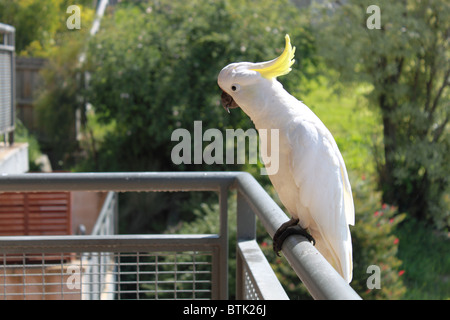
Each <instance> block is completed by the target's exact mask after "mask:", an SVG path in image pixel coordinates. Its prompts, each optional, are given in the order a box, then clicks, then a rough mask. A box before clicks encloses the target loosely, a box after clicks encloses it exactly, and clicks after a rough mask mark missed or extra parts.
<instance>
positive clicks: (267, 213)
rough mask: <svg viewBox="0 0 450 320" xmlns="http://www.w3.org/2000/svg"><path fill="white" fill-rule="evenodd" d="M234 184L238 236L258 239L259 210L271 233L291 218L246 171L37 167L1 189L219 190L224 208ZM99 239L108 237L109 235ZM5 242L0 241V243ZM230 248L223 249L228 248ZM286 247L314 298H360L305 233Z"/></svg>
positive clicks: (8, 179)
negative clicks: (71, 170)
mask: <svg viewBox="0 0 450 320" xmlns="http://www.w3.org/2000/svg"><path fill="white" fill-rule="evenodd" d="M233 188H234V189H237V191H238V209H237V210H238V217H237V220H238V221H237V226H238V235H237V236H238V242H243V241H248V240H252V239H255V230H256V227H255V226H256V224H255V218H254V215H255V214H256V215H257V216H258V218H259V219H260V220H261V222H262V224H263V225H264V227H265V228H266V230H267V232H268V233H269V235H270V236H271V237H273V235H274V233H275V231H276V230H277V229H278V228H279V226H280V225H281V224H282V223H284V222H286V221H287V220H288V217H287V216H286V214H285V213H284V212H283V211H282V210H281V209H280V207H279V206H278V205H277V204H276V203H275V202H274V201H273V199H272V198H271V197H270V196H269V195H268V194H267V193H266V192H265V190H264V189H263V188H262V187H261V186H260V185H259V183H258V182H257V181H256V180H255V179H254V178H253V177H252V176H251V175H250V174H248V173H245V172H134V173H131V172H128V173H53V174H41V173H34V174H22V175H3V176H1V177H0V192H2V191H17V192H20V191H55V190H70V191H73V190H88V191H217V192H219V202H220V208H221V212H223V211H225V212H226V210H227V201H226V200H225V199H226V198H227V192H228V190H229V189H233ZM224 200H225V201H224ZM226 220H227V219H226V215H223V214H221V226H220V229H221V230H220V232H219V239H220V236H222V241H225V242H227V239H226V234H227V221H226ZM114 237H120V236H114ZM97 240H98V241H105V240H107V238H104V239H102V238H99V239H97ZM135 240H138V238H137V239H135ZM210 240H213V239H210ZM47 241H50V240H47ZM180 244H181V242H180ZM1 247H2V244H1V241H0V249H1ZM227 251H228V250H225V253H222V254H226V252H227ZM282 252H283V254H284V255H285V257H286V259H287V260H288V261H289V263H290V265H291V266H292V267H293V269H294V270H295V272H296V273H297V275H298V276H299V278H300V279H301V280H302V282H303V283H304V284H305V286H306V287H307V289H308V291H309V292H310V294H311V295H312V296H313V298H315V299H361V298H360V297H359V295H358V294H357V293H356V292H355V291H354V290H353V289H352V288H351V287H350V286H349V284H347V283H346V282H345V280H344V279H343V278H342V277H341V276H340V275H339V274H338V273H337V272H336V271H335V270H334V268H333V267H332V266H331V265H330V264H329V263H328V262H327V261H326V260H325V258H324V257H323V256H322V255H321V254H320V253H319V252H318V251H317V249H316V248H315V247H314V246H313V245H312V244H311V243H310V242H309V241H307V240H306V239H305V238H304V237H302V236H299V235H294V236H290V237H289V238H287V240H286V241H285V243H284V244H283V247H282ZM225 277H226V275H225Z"/></svg>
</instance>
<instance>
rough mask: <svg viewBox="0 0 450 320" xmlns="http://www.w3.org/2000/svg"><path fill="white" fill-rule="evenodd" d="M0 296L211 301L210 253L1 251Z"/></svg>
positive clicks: (41, 298)
mask: <svg viewBox="0 0 450 320" xmlns="http://www.w3.org/2000/svg"><path fill="white" fill-rule="evenodd" d="M0 259H1V261H2V262H3V263H2V264H1V265H0V299H4V300H27V299H31V300H80V299H83V300H111V299H133V300H134V299H139V300H141V299H170V300H173V299H211V298H212V275H213V272H212V261H213V257H212V252H208V251H202V252H199V251H187V252H129V253H124V252H120V253H112V252H90V253H60V254H56V253H51V254H36V253H32V254H2V255H1V256H0Z"/></svg>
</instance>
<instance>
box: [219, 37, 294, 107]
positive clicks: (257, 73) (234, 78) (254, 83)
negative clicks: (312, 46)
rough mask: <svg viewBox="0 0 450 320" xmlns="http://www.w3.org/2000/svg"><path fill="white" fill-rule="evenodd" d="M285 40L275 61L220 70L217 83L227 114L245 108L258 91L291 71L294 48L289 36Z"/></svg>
mask: <svg viewBox="0 0 450 320" xmlns="http://www.w3.org/2000/svg"><path fill="white" fill-rule="evenodd" d="M285 40H286V45H285V48H284V51H283V53H282V54H281V55H280V56H279V57H278V58H276V59H273V60H270V61H267V62H258V63H252V62H237V63H232V64H229V65H228V66H226V67H225V68H223V69H222V71H221V72H220V74H219V77H218V81H217V82H218V84H219V87H220V88H221V89H222V91H223V92H222V97H221V101H222V106H223V107H224V108H225V109H226V110H227V111H228V112H230V109H234V108H237V107H245V104H246V103H247V101H249V99H250V100H251V99H252V97H254V95H255V94H258V91H260V90H264V88H265V86H266V85H271V84H272V83H273V81H274V80H275V79H276V78H277V77H279V76H282V75H285V74H288V73H289V72H290V71H291V66H292V65H293V64H294V62H295V60H294V53H295V47H292V45H291V41H290V38H289V35H286V37H285ZM244 111H245V110H244Z"/></svg>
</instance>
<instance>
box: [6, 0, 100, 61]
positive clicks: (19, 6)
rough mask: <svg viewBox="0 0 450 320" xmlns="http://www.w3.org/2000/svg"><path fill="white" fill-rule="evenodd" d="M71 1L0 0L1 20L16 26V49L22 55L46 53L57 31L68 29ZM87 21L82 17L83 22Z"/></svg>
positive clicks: (88, 0) (84, 3) (88, 1)
mask: <svg viewBox="0 0 450 320" xmlns="http://www.w3.org/2000/svg"><path fill="white" fill-rule="evenodd" d="M72 2H73V1H67V0H0V22H2V23H6V24H9V25H12V26H13V27H15V28H16V53H17V54H18V55H21V56H33V57H44V58H46V57H48V55H49V53H50V50H51V48H52V47H54V46H55V44H56V41H55V37H56V36H57V34H59V33H61V32H64V31H67V27H66V19H67V18H68V16H69V15H68V14H67V13H66V10H67V7H68V6H69V5H71V4H73V3H72ZM76 2H77V3H76V4H77V5H78V6H80V7H81V8H84V6H87V5H91V3H92V1H91V0H79V1H76ZM87 10H88V11H89V9H87ZM82 13H83V10H82ZM83 14H84V13H83ZM88 21H89V20H85V21H83V20H82V22H86V25H87V24H88V23H89V22H88ZM83 25H84V24H83Z"/></svg>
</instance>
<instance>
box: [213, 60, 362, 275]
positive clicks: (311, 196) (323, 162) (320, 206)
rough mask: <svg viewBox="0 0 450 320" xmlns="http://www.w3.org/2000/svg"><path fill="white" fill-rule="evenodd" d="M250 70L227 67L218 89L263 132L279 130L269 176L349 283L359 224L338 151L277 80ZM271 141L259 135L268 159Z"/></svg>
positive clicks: (324, 130)
mask: <svg viewBox="0 0 450 320" xmlns="http://www.w3.org/2000/svg"><path fill="white" fill-rule="evenodd" d="M249 65H251V63H247V62H246V63H235V64H231V65H229V66H227V67H225V68H224V69H223V70H222V71H221V73H220V75H219V79H218V82H219V86H220V87H221V88H222V89H223V90H225V91H227V92H228V93H229V94H230V95H232V97H233V99H234V100H235V102H236V103H237V104H238V105H239V106H240V107H241V109H242V110H243V111H244V112H245V113H246V114H247V115H249V116H250V118H251V119H252V121H253V122H254V124H255V127H256V128H257V129H258V130H261V129H266V130H271V129H278V130H279V139H280V140H279V147H278V149H279V161H280V163H279V170H278V172H276V173H275V174H272V175H270V176H269V177H270V180H271V182H272V184H273V186H274V188H275V190H276V191H277V193H278V195H279V197H280V200H281V201H282V203H283V204H284V206H285V207H286V208H287V210H288V211H289V213H290V214H291V215H292V216H293V217H296V218H298V219H299V220H300V224H301V225H302V226H303V227H304V228H308V229H309V231H310V232H311V235H312V236H313V237H314V238H315V240H316V248H317V249H318V250H319V251H320V252H321V253H322V255H323V256H324V257H325V258H326V259H327V260H328V261H329V262H330V264H331V265H333V267H334V268H335V269H336V270H337V271H338V272H339V273H340V274H341V275H342V277H343V278H344V279H345V280H347V281H348V282H350V281H351V279H352V269H353V267H352V243H351V236H350V230H349V226H348V225H349V224H350V225H353V224H354V223H355V213H354V206H353V197H352V192H351V187H350V182H349V179H348V175H347V170H346V168H345V164H344V160H343V158H342V155H341V153H340V151H339V149H338V146H337V144H336V142H335V140H334V138H333V136H332V135H331V133H330V132H329V130H328V129H327V128H326V127H325V125H324V124H323V123H322V121H321V120H320V119H319V118H318V117H317V116H316V115H315V114H314V113H313V112H312V111H311V110H310V109H309V108H308V107H307V106H306V105H304V104H303V103H302V102H300V101H298V100H297V99H296V98H295V97H293V96H291V95H290V94H289V93H288V92H287V91H286V90H284V88H283V86H282V85H281V84H280V83H279V82H278V81H277V80H276V79H269V80H268V79H264V78H262V77H261V76H260V75H258V73H257V72H255V71H251V70H249ZM234 83H240V86H241V88H240V90H239V92H232V90H230V89H229V88H231V87H232V85H233V84H234ZM270 137H271V135H270V134H267V135H266V136H265V138H264V137H263V136H261V135H260V138H261V143H265V144H266V145H267V146H268V154H269V155H270V154H271V149H270V146H271V144H272V143H275V141H271V140H270ZM264 139H267V141H264ZM263 161H264V159H263ZM264 162H265V161H264Z"/></svg>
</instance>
